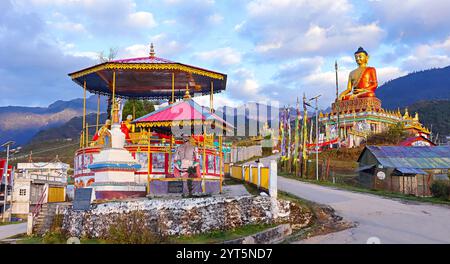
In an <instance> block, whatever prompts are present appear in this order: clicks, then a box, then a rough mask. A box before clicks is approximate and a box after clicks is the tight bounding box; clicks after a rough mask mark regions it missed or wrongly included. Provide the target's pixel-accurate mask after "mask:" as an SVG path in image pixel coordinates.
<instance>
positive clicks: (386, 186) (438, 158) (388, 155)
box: [358, 146, 450, 196]
mask: <svg viewBox="0 0 450 264" xmlns="http://www.w3.org/2000/svg"><path fill="white" fill-rule="evenodd" d="M358 162H359V168H358V171H359V182H360V184H361V185H362V186H364V187H366V188H371V189H377V190H388V191H392V192H399V193H403V194H411V195H416V196H429V195H431V193H430V186H431V184H432V183H433V181H435V180H448V179H449V178H448V173H449V168H450V146H430V147H412V146H409V147H407V146H367V147H366V148H365V149H364V150H363V152H362V153H361V155H360V156H359V158H358Z"/></svg>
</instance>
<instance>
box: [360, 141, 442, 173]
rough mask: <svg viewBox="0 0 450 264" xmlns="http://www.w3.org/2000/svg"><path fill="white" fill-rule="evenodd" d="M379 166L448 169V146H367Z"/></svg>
mask: <svg viewBox="0 0 450 264" xmlns="http://www.w3.org/2000/svg"><path fill="white" fill-rule="evenodd" d="M366 148H367V149H366V150H368V151H370V152H371V153H372V154H373V155H374V156H375V158H376V159H377V160H378V162H379V163H381V165H383V166H384V167H390V168H418V169H444V168H450V146H435V147H404V146H367V147H366Z"/></svg>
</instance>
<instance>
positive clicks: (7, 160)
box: [2, 141, 15, 222]
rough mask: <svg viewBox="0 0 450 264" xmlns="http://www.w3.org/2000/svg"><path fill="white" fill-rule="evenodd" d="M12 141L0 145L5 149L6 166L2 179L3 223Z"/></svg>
mask: <svg viewBox="0 0 450 264" xmlns="http://www.w3.org/2000/svg"><path fill="white" fill-rule="evenodd" d="M14 143H15V142H14V141H8V142H6V143H4V144H3V145H2V147H6V165H5V169H4V170H3V177H5V192H4V195H3V197H4V199H3V222H5V219H6V202H7V200H8V166H9V164H8V163H9V146H11V145H13V144H14Z"/></svg>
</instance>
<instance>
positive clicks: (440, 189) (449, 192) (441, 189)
mask: <svg viewBox="0 0 450 264" xmlns="http://www.w3.org/2000/svg"><path fill="white" fill-rule="evenodd" d="M430 190H431V193H432V194H433V196H434V197H438V198H441V199H449V196H450V183H449V182H447V181H435V182H433V184H431V188H430Z"/></svg>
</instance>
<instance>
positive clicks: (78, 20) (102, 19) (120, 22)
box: [15, 0, 157, 36]
mask: <svg viewBox="0 0 450 264" xmlns="http://www.w3.org/2000/svg"><path fill="white" fill-rule="evenodd" d="M15 3H16V5H17V7H18V8H19V9H24V10H32V11H35V12H38V13H45V11H47V12H48V11H49V10H57V12H58V13H60V14H61V15H62V16H64V17H65V19H66V21H65V23H66V25H68V24H69V23H70V24H72V25H82V26H83V28H84V29H85V30H86V31H88V32H89V33H91V34H95V35H100V36H111V35H116V34H121V35H125V36H139V35H140V34H142V31H141V30H142V29H148V28H153V27H155V26H156V25H157V22H156V20H155V18H154V16H153V14H152V13H150V12H144V11H137V10H136V8H137V6H136V3H135V2H134V1H133V0H115V1H110V0H54V1H53V0H16V2H15ZM49 19H54V20H50V21H49V22H50V23H52V24H56V25H57V24H58V23H59V21H58V20H55V18H49ZM60 29H62V30H70V28H68V27H61V28H60ZM68 32H71V31H68Z"/></svg>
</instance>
